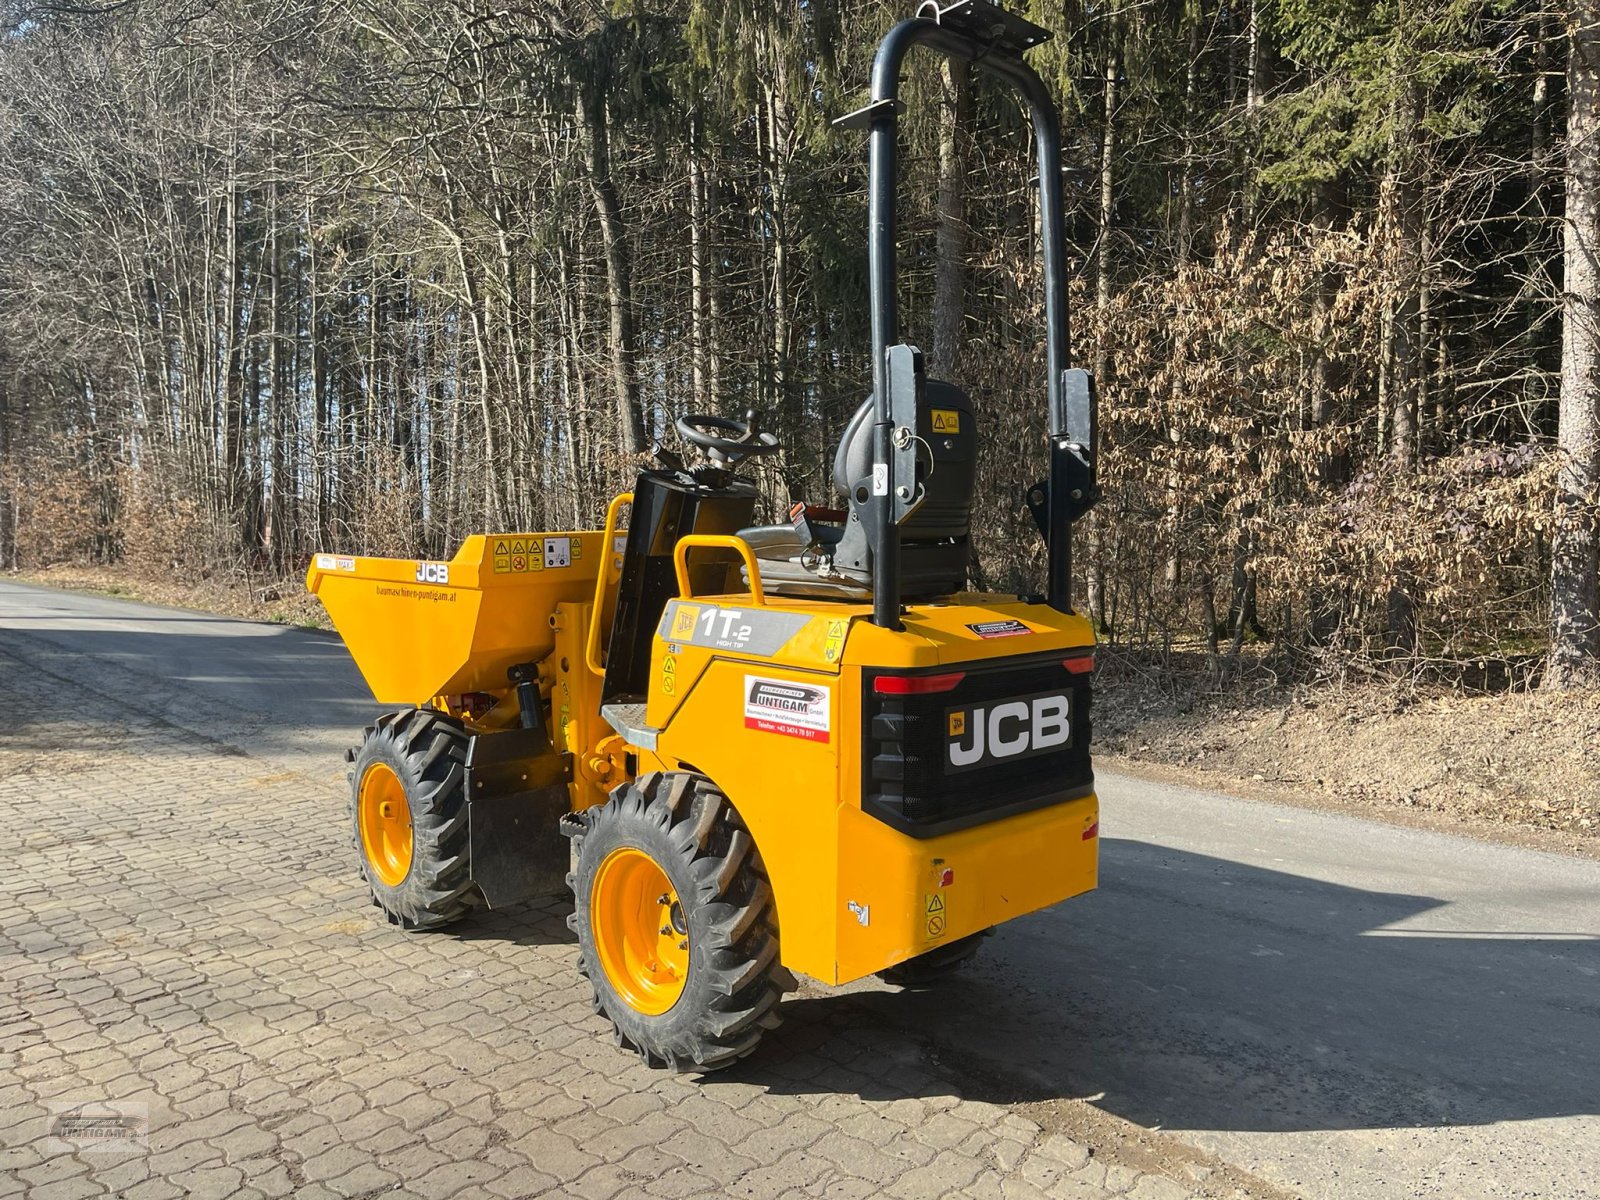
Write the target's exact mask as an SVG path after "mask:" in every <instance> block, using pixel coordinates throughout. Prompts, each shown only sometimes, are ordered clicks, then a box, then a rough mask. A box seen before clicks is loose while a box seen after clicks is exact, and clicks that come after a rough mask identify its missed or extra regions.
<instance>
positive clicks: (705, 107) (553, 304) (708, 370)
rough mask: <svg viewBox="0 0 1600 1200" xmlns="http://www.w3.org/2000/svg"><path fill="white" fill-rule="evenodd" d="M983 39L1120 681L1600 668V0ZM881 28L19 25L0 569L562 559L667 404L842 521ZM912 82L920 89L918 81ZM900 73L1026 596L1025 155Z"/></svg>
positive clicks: (1583, 673) (1367, 0)
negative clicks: (1209, 673) (1124, 650)
mask: <svg viewBox="0 0 1600 1200" xmlns="http://www.w3.org/2000/svg"><path fill="white" fill-rule="evenodd" d="M1568 3H1569V5H1570V7H1568V8H1565V9H1562V10H1559V11H1553V10H1549V9H1547V8H1545V7H1544V6H1542V5H1540V4H1538V3H1536V2H1534V0H1143V2H1141V3H1134V2H1132V0H1105V2H1104V3H1100V4H1092V5H1086V4H1081V3H1079V2H1078V0H1065V2H1064V3H1044V2H1041V0H1028V3H1026V4H1024V3H1022V2H1021V0H1016V2H1015V3H1013V4H1012V7H1013V8H1015V9H1016V10H1017V11H1019V12H1022V13H1023V14H1024V15H1026V16H1027V17H1028V18H1029V19H1031V20H1033V21H1035V22H1037V23H1039V24H1040V25H1042V26H1044V27H1045V28H1047V29H1049V30H1051V31H1052V32H1053V33H1054V35H1055V36H1054V38H1053V40H1052V41H1050V42H1049V43H1047V44H1046V45H1044V46H1042V47H1040V48H1039V49H1036V50H1034V51H1032V52H1031V61H1032V62H1033V64H1034V65H1035V67H1036V68H1037V69H1038V70H1039V71H1040V73H1041V75H1043V76H1044V77H1045V79H1046V80H1047V82H1048V83H1049V84H1050V86H1051V87H1052V89H1053V90H1054V92H1055V94H1056V97H1057V99H1058V101H1059V104H1060V106H1061V110H1062V116H1063V128H1064V137H1065V146H1064V150H1065V159H1066V163H1065V175H1066V178H1065V181H1064V182H1065V190H1066V195H1067V203H1068V241H1069V264H1070V267H1071V271H1072V280H1071V297H1072V303H1071V321H1072V344H1073V357H1074V361H1075V362H1077V363H1079V364H1080V365H1083V366H1086V367H1089V368H1090V369H1092V371H1093V372H1094V374H1095V376H1096V377H1097V379H1098V382H1099V390H1100V396H1101V423H1100V434H1101V442H1102V444H1101V450H1100V464H1101V483H1102V485H1103V487H1104V491H1105V496H1104V499H1103V500H1102V501H1101V503H1100V504H1099V506H1098V507H1097V508H1096V509H1095V510H1094V512H1093V513H1092V514H1091V516H1090V517H1089V518H1088V519H1086V520H1085V521H1084V522H1083V523H1082V524H1081V525H1080V526H1079V531H1078V535H1077V539H1078V540H1077V562H1078V572H1079V580H1078V586H1079V589H1080V591H1079V595H1078V600H1079V602H1080V603H1081V604H1082V605H1083V606H1084V607H1085V608H1086V609H1087V610H1088V611H1089V612H1090V613H1091V614H1092V616H1093V617H1094V619H1095V620H1096V622H1097V623H1098V625H1099V627H1100V630H1101V634H1102V638H1103V639H1104V641H1105V642H1106V643H1108V644H1111V645H1115V646H1122V647H1129V648H1132V649H1135V650H1138V651H1141V652H1148V653H1149V654H1150V655H1151V656H1152V658H1153V659H1154V660H1155V661H1157V662H1162V661H1165V659H1166V657H1167V656H1170V655H1171V654H1172V653H1173V652H1174V648H1175V647H1188V648H1190V649H1191V650H1194V651H1196V652H1203V653H1204V655H1205V657H1206V659H1207V661H1209V663H1210V664H1211V666H1212V669H1213V670H1214V671H1215V672H1216V673H1217V674H1218V675H1219V676H1220V677H1224V678H1225V677H1226V676H1227V674H1228V673H1229V672H1230V671H1232V670H1233V669H1234V668H1235V665H1236V664H1237V663H1238V662H1239V661H1240V658H1241V655H1244V654H1246V648H1247V647H1248V648H1251V650H1252V651H1254V650H1262V651H1263V652H1265V653H1269V654H1270V655H1271V657H1272V659H1273V662H1274V664H1275V669H1277V670H1280V671H1282V672H1287V673H1289V674H1291V675H1293V676H1295V677H1297V678H1318V677H1334V676H1338V675H1341V674H1344V673H1349V672H1352V671H1354V672H1374V673H1377V672H1405V673H1410V674H1413V675H1414V674H1418V673H1426V672H1430V671H1432V672H1448V671H1450V670H1453V669H1456V668H1458V667H1459V666H1460V665H1461V664H1467V663H1479V664H1483V663H1486V662H1489V661H1491V660H1492V661H1494V662H1497V663H1503V664H1510V665H1511V667H1512V668H1513V669H1512V670H1511V676H1510V677H1512V678H1514V679H1516V680H1519V681H1520V682H1521V683H1522V684H1523V685H1529V684H1538V685H1541V686H1546V687H1569V686H1584V685H1593V684H1595V682H1596V678H1597V672H1600V593H1597V570H1600V534H1597V524H1600V521H1597V515H1600V495H1597V479H1600V469H1597V468H1600V327H1597V323H1596V306H1597V304H1600V262H1597V260H1596V257H1595V256H1596V248H1597V245H1600V142H1597V140H1596V139H1597V136H1600V85H1597V72H1600V0H1568ZM912 12H913V0H893V2H889V0H800V2H798V3H788V2H786V0H730V2H728V3H717V2H715V0H660V2H659V3H657V4H654V5H647V4H645V3H642V2H635V0H607V2H603V3H602V2H598V0H574V2H572V3H563V4H548V3H539V2H530V0H511V2H509V3H504V4H495V5H489V4H482V3H479V2H478V0H429V2H428V3H422V2H420V0H383V2H382V3H373V2H370V0H77V2H65V0H64V2H60V3H35V2H29V0H0V568H11V569H30V568H36V567H40V566H43V565H47V564H50V563H53V562H67V561H81V562H96V563H104V564H123V565H125V566H126V567H127V569H129V570H130V571H132V570H143V571H155V572H160V573H163V574H166V575H169V576H172V577H177V578H198V577H200V576H201V575H215V576H238V577H246V576H249V577H268V578H291V577H293V576H294V575H295V574H296V573H298V572H300V571H303V569H304V566H305V564H306V561H307V559H308V556H309V555H310V554H312V553H313V552H314V551H316V550H319V549H323V550H335V549H336V550H339V551H342V552H346V553H369V554H394V555H401V556H408V557H415V556H428V557H448V556H449V555H450V554H451V553H452V552H453V550H454V548H455V546H456V545H457V544H458V543H459V542H460V541H461V539H462V538H464V537H465V536H467V535H469V534H471V533H473V532H480V531H485V530H506V531H509V530H516V529H523V530H545V529H564V528H573V527H579V528H592V527H595V526H596V525H597V522H598V521H599V520H600V519H601V517H602V516H603V513H604V506H605V504H606V501H607V500H608V498H609V497H610V495H611V494H612V493H613V492H614V491H615V490H617V489H619V488H622V487H625V486H626V484H627V482H628V481H629V479H630V478H631V473H632V472H634V471H635V470H637V469H638V467H639V465H640V464H641V463H642V462H644V461H646V459H647V457H648V455H649V452H650V447H651V445H652V443H654V442H656V441H657V440H659V441H661V442H662V443H663V444H668V445H672V444H674V438H673V435H672V432H671V427H672V422H673V420H674V419H675V418H676V417H677V416H679V415H682V414H683V413H685V412H694V411H701V412H714V413H721V414H724V415H731V416H737V415H740V414H742V413H744V412H745V411H746V410H754V411H756V412H757V413H759V414H760V415H761V420H762V422H763V425H764V427H766V428H770V429H772V430H774V431H775V432H777V433H778V435H779V436H780V438H781V439H782V440H783V442H784V443H785V445H786V446H787V447H788V453H787V455H786V457H785V458H784V459H783V460H781V463H779V464H777V465H763V466H762V467H761V468H760V471H761V479H760V483H761V486H762V489H763V494H764V495H765V496H766V497H767V498H768V499H767V503H768V504H770V505H772V506H781V505H782V504H783V503H785V502H786V500H787V498H788V496H789V495H790V493H791V489H798V491H799V492H800V493H801V494H803V495H805V496H806V497H807V498H811V499H814V500H816V501H818V502H826V501H827V500H828V498H829V495H828V489H829V486H830V484H829V479H828V472H827V470H826V465H827V463H828V462H829V461H830V460H831V457H832V451H833V446H834V445H835V443H836V441H837V438H838V436H839V433H840V432H841V430H842V428H843V424H844V421H845V419H846V418H847V417H848V415H849V414H850V412H852V411H853V410H854V409H855V408H856V406H857V405H858V404H859V403H860V400H861V398H862V397H863V396H864V395H865V394H866V391H867V389H868V387H869V379H870V363H869V362H868V352H867V345H868V336H867V308H866V257H865V246H866V240H865V239H866V200H865V182H866V172H865V167H866V154H865V144H864V137H863V135H862V134H861V133H859V132H855V131H850V130H847V129H841V128H836V127H835V126H834V125H833V123H832V122H833V120H834V119H835V118H837V117H839V116H842V115H844V114H845V113H847V112H849V111H851V110H852V109H854V108H856V107H858V106H859V104H860V103H862V102H863V97H864V96H865V94H866V87H867V81H868V72H869V69H870V64H871V55H872V52H873V50H874V49H875V47H876V44H877V41H878V39H879V38H880V37H881V36H882V34H883V33H884V31H885V30H886V29H887V28H888V27H889V26H890V25H891V24H892V23H893V22H894V21H896V20H899V19H901V18H904V17H906V16H909V15H911V14H912ZM914 61H915V60H914ZM917 65H918V69H917V70H915V71H914V72H912V73H911V74H910V75H909V76H908V77H907V86H906V93H905V94H906V96H907V99H908V110H907V113H906V117H905V119H904V120H903V121H902V131H903V133H902V151H903V153H902V178H903V185H902V193H901V195H902V199H901V205H902V207H901V221H902V229H903V231H904V239H903V243H902V246H901V267H902V274H903V277H904V292H903V294H902V296H901V311H902V323H903V326H904V335H905V337H906V338H907V340H909V341H912V342H914V343H916V344H918V345H920V346H921V347H922V349H923V350H924V351H925V353H926V355H927V358H928V361H929V364H930V371H931V373H932V374H934V375H936V376H938V377H941V378H947V379H951V380H953V381H956V382H959V383H960V384H961V385H962V386H963V387H965V388H966V389H967V390H968V391H969V392H970V393H971V394H972V396H973V398H974V401H975V404H976V408H977V412H978V415H979V422H980V430H981V437H982V459H981V463H980V476H979V485H978V486H979V493H980V495H979V501H978V503H979V513H978V517H977V525H976V529H975V533H976V535H977V536H976V540H977V544H978V547H979V552H978V554H977V555H976V557H975V559H974V561H973V563H972V567H971V580H972V582H973V584H974V585H975V586H977V587H982V588H992V589H999V590H1034V589H1035V588H1036V587H1037V586H1038V582H1039V580H1040V579H1041V578H1042V570H1043V547H1042V544H1041V543H1040V540H1039V538H1038V536H1037V534H1036V533H1035V532H1034V531H1033V530H1032V527H1031V522H1030V520H1029V518H1028V515H1027V512H1026V509H1025V508H1024V505H1023V496H1024V492H1025V490H1026V488H1027V486H1028V485H1029V484H1031V483H1033V482H1034V481H1036V480H1037V479H1039V478H1042V477H1043V475H1044V473H1045V467H1044V458H1045V437H1044V427H1045V421H1046V413H1045V404H1044V398H1043V389H1044V365H1043V351H1042V344H1041V338H1040V334H1039V330H1040V318H1041V309H1042V293H1041V286H1040V278H1039V262H1038V253H1037V239H1036V227H1035V216H1036V213H1035V204H1034V186H1033V184H1032V183H1031V182H1030V180H1032V179H1033V178H1034V175H1035V172H1034V168H1033V165H1032V163H1031V162H1030V158H1029V155H1030V149H1029V140H1028V136H1027V127H1026V120H1025V117H1024V115H1023V114H1022V113H1021V112H1020V111H1019V110H1018V108H1017V107H1016V104H1015V103H1014V101H1013V100H1012V99H1011V98H1010V97H1009V96H1007V95H1005V94H1003V93H1001V92H1000V91H999V90H997V89H995V88H993V87H992V85H991V84H990V83H989V82H987V81H986V80H985V79H984V78H983V77H982V76H981V75H980V74H977V73H974V72H973V71H972V70H971V69H970V68H969V67H966V66H955V67H940V66H938V65H937V64H936V63H935V62H934V61H933V60H932V59H931V58H930V59H925V60H921V61H920V62H918V64H917Z"/></svg>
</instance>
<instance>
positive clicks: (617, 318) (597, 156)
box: [578, 92, 645, 455]
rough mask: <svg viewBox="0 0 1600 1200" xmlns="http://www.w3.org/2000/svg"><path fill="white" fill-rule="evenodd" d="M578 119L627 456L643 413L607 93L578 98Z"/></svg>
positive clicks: (638, 438)
mask: <svg viewBox="0 0 1600 1200" xmlns="http://www.w3.org/2000/svg"><path fill="white" fill-rule="evenodd" d="M578 108H579V110H580V111H579V117H580V118H581V122H582V125H583V130H584V134H585V137H584V144H583V152H584V165H585V167H587V168H588V174H589V190H590V192H591V193H592V194H593V196H594V211H595V216H596V217H598V218H599V221H600V237H601V240H602V242H603V243H604V245H605V255H606V296H607V300H608V302H609V305H610V309H611V378H612V385H613V387H615V389H616V411H617V424H618V426H619V427H620V428H619V436H620V438H621V443H622V448H623V449H624V450H625V451H626V452H627V453H629V454H634V455H637V454H643V453H644V449H645V432H644V411H643V409H642V407H641V406H640V403H639V382H638V370H637V365H638V359H639V347H638V339H637V335H636V334H635V332H634V324H633V268H632V264H631V262H630V256H629V254H628V235H627V231H626V230H625V229H624V228H623V227H622V204H621V201H620V200H619V199H618V198H617V187H616V184H615V182H614V181H613V180H612V178H611V142H610V138H611V131H610V128H609V126H608V123H607V117H606V102H605V97H604V96H601V95H590V94H588V93H587V92H585V93H584V94H582V95H580V96H579V100H578Z"/></svg>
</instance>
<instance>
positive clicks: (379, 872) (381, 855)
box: [356, 762, 412, 887]
mask: <svg viewBox="0 0 1600 1200" xmlns="http://www.w3.org/2000/svg"><path fill="white" fill-rule="evenodd" d="M356 824H357V827H358V828H359V829H360V832H361V852H362V854H363V855H364V856H365V857H366V860H367V866H368V868H369V869H370V870H371V871H372V873H373V874H374V875H376V876H377V877H378V880H379V882H381V883H382V884H384V885H385V886H386V887H399V886H400V885H401V884H402V883H404V882H405V878H406V876H407V875H409V874H410V873H411V855H412V832H411V805H410V804H409V803H408V802H407V800H406V789H405V785H404V784H403V783H401V782H400V777H399V776H398V775H396V774H395V773H394V769H393V768H391V767H390V766H389V765H388V764H387V763H381V762H375V763H373V764H372V765H371V766H369V767H368V768H367V770H366V773H365V774H364V775H362V777H361V790H360V793H359V794H358V796H357V798H356Z"/></svg>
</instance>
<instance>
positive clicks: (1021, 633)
mask: <svg viewBox="0 0 1600 1200" xmlns="http://www.w3.org/2000/svg"><path fill="white" fill-rule="evenodd" d="M967 628H968V629H970V630H972V632H973V633H975V634H977V635H978V636H979V637H981V638H1004V637H1027V636H1028V635H1029V634H1030V633H1032V632H1033V630H1032V629H1029V628H1028V627H1027V626H1026V625H1024V624H1023V623H1022V622H1021V621H1017V620H1006V621H979V622H978V623H977V624H976V625H968V626H967Z"/></svg>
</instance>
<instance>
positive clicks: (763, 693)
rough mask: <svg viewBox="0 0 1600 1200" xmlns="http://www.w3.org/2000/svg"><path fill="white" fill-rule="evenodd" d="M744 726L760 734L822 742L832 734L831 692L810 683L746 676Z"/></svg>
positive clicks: (761, 676)
mask: <svg viewBox="0 0 1600 1200" xmlns="http://www.w3.org/2000/svg"><path fill="white" fill-rule="evenodd" d="M744 724H745V728H746V729H759V730H761V731H762V732H764V733H781V734H783V735H784V736H785V737H796V738H804V739H805V740H806V741H808V742H826V741H828V740H829V738H830V736H831V734H832V731H833V692H832V691H831V690H830V689H829V688H826V687H822V686H819V685H817V684H813V683H797V682H795V681H794V680H792V679H769V678H767V677H766V676H764V675H746V676H745V677H744Z"/></svg>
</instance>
